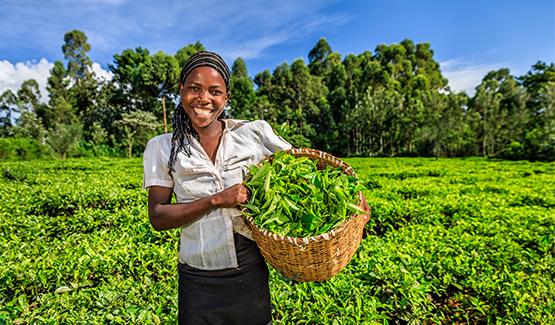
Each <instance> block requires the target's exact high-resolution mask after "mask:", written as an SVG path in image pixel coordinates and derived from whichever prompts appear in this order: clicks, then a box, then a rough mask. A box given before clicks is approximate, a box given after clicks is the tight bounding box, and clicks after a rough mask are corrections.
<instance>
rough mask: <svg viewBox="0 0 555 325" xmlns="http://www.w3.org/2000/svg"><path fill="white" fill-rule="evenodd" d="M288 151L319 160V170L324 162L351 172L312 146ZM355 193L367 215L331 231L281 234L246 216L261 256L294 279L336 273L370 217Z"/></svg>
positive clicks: (315, 278)
mask: <svg viewBox="0 0 555 325" xmlns="http://www.w3.org/2000/svg"><path fill="white" fill-rule="evenodd" d="M288 151H289V152H290V153H291V154H293V155H295V156H304V157H309V158H311V159H314V160H318V168H319V169H323V168H324V167H325V166H326V165H331V166H333V167H339V166H341V168H342V170H343V172H344V173H345V174H347V175H354V171H353V169H352V168H351V167H350V166H349V165H347V164H346V163H345V162H343V161H341V160H339V159H337V158H335V157H334V156H332V155H330V154H327V153H325V152H322V151H318V150H314V149H291V150H288ZM269 159H271V157H270V158H269ZM358 195H359V197H360V201H359V207H361V208H362V209H363V210H364V211H368V214H365V215H353V216H351V217H349V218H348V219H346V220H345V221H343V222H342V223H341V224H340V225H338V226H337V227H335V228H334V229H332V230H331V231H329V232H327V233H325V234H321V235H318V236H313V237H308V238H296V237H289V236H280V235H278V234H275V233H272V232H270V231H268V230H266V229H261V228H259V227H258V226H257V225H255V224H254V222H253V218H252V217H250V216H245V219H246V223H247V225H248V226H249V228H250V229H251V231H252V234H253V237H254V239H255V240H256V243H257V244H258V247H259V248H260V251H261V252H262V256H264V258H265V259H266V261H267V262H268V263H270V265H272V266H273V267H274V268H275V269H277V270H278V271H279V272H281V274H283V275H284V276H285V277H288V278H291V279H294V280H296V281H324V280H327V279H329V278H331V277H333V276H334V275H336V274H337V273H339V271H341V270H342V269H343V268H344V267H345V266H346V265H347V264H348V263H349V261H350V260H351V258H352V257H353V255H354V253H355V252H356V250H357V248H358V246H359V244H360V241H361V239H362V233H363V230H364V225H365V224H366V223H367V222H368V220H369V218H370V209H369V207H368V204H367V203H366V200H365V198H364V196H363V195H362V192H359V193H358Z"/></svg>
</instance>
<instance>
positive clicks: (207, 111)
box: [193, 107, 212, 115]
mask: <svg viewBox="0 0 555 325" xmlns="http://www.w3.org/2000/svg"><path fill="white" fill-rule="evenodd" d="M193 110H194V111H195V113H196V114H198V115H210V114H211V113H212V109H210V108H200V107H194V108H193Z"/></svg>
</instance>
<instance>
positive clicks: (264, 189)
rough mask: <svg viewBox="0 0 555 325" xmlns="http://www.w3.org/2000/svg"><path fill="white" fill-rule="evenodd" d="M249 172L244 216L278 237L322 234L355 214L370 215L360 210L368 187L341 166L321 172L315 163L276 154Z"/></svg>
mask: <svg viewBox="0 0 555 325" xmlns="http://www.w3.org/2000/svg"><path fill="white" fill-rule="evenodd" d="M249 170H250V173H249V176H248V177H247V179H246V180H245V184H246V186H247V187H248V188H249V190H250V198H249V201H248V202H247V203H246V204H245V205H244V208H245V209H243V213H244V214H245V215H248V216H251V217H252V218H253V219H254V223H255V224H256V225H258V226H259V227H261V228H265V229H268V230H269V231H271V232H274V233H277V234H279V235H282V236H293V237H310V236H316V235H320V234H323V233H326V232H328V231H330V230H331V229H332V228H333V227H334V226H336V225H338V224H340V223H341V221H343V220H345V219H346V218H347V217H349V216H351V215H353V214H360V213H366V212H364V211H363V210H361V209H360V208H359V207H358V206H357V204H358V202H359V197H358V195H357V193H358V192H359V191H361V190H364V189H365V188H364V186H363V185H362V184H361V183H360V182H359V181H358V180H357V179H356V178H355V177H354V176H348V175H346V174H344V173H342V172H341V168H340V167H338V168H331V167H329V166H328V167H326V168H325V169H322V170H318V168H317V161H316V160H312V159H310V158H307V157H296V156H293V155H291V154H290V153H287V152H277V153H276V154H274V157H273V159H272V160H271V161H268V160H265V161H263V162H262V163H261V164H260V165H258V166H256V165H255V166H251V167H250V168H249Z"/></svg>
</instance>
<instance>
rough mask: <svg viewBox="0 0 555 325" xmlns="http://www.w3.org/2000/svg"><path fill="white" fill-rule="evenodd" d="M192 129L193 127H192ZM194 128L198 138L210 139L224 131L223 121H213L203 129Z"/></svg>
mask: <svg viewBox="0 0 555 325" xmlns="http://www.w3.org/2000/svg"><path fill="white" fill-rule="evenodd" d="M193 127H194V126H193ZM194 128H195V131H197V134H198V136H199V137H200V138H201V139H203V138H210V137H219V136H220V134H221V133H222V131H223V129H224V121H222V120H215V121H214V122H212V123H211V124H210V125H209V126H207V127H205V128H196V127H194Z"/></svg>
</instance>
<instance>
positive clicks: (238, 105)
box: [229, 58, 260, 120]
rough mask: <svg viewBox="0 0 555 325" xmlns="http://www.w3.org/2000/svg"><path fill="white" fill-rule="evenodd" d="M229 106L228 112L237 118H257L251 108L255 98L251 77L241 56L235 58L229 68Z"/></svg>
mask: <svg viewBox="0 0 555 325" xmlns="http://www.w3.org/2000/svg"><path fill="white" fill-rule="evenodd" d="M230 92H231V100H230V102H231V108H230V110H229V114H230V115H231V117H233V118H238V119H247V120H251V119H259V118H260V117H259V116H257V114H256V111H255V110H253V109H252V105H253V102H254V99H255V93H254V87H253V82H252V79H251V78H250V77H249V74H248V72H247V65H246V64H245V61H243V59H242V58H237V59H236V60H235V61H234V62H233V66H232V68H231V82H230Z"/></svg>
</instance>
